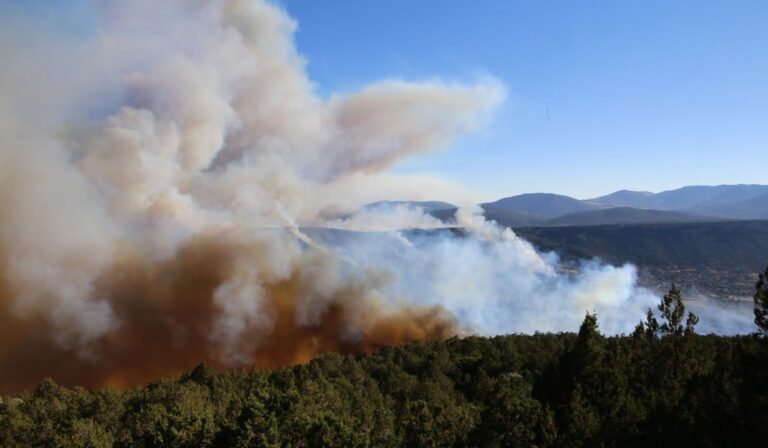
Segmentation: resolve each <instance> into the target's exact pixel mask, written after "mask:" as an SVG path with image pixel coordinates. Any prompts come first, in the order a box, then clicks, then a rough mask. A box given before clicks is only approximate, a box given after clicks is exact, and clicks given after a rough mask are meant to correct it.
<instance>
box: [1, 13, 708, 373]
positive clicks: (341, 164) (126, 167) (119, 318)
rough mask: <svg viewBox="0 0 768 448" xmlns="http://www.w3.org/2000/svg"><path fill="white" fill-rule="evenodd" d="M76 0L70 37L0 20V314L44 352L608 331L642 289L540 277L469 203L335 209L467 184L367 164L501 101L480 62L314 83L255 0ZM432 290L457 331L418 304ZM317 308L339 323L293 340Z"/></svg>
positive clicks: (289, 23) (315, 317)
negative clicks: (454, 69)
mask: <svg viewBox="0 0 768 448" xmlns="http://www.w3.org/2000/svg"><path fill="white" fill-rule="evenodd" d="M95 8H96V10H97V26H94V27H93V29H91V30H88V32H85V33H83V34H82V35H76V36H60V35H57V34H56V33H52V32H48V31H46V30H45V29H43V28H42V27H41V25H40V24H39V23H37V22H35V21H34V20H33V19H31V18H29V17H22V16H16V15H13V14H9V15H7V16H5V17H3V18H0V28H1V29H2V30H0V37H1V39H0V62H2V66H3V71H2V73H0V268H2V271H3V279H2V282H0V306H2V311H3V313H0V314H1V315H0V318H2V319H3V320H5V321H7V322H10V323H9V324H8V325H11V324H13V328H21V329H22V330H19V331H22V332H24V331H27V330H26V328H39V326H43V327H44V328H45V329H44V330H41V333H44V334H45V335H46V338H48V339H50V341H52V343H53V344H54V346H51V347H47V348H46V350H49V351H50V353H53V352H54V351H56V350H59V351H61V353H75V354H76V356H77V357H79V358H80V359H84V360H88V361H89V362H92V363H99V362H101V363H104V364H105V365H110V366H112V367H111V368H112V369H113V370H119V369H120V363H121V362H122V363H124V364H127V363H128V361H126V359H127V358H129V356H128V355H125V356H123V355H122V353H129V352H130V353H133V352H131V351H130V349H128V348H126V345H125V344H128V343H126V342H124V341H123V342H120V343H116V342H115V341H116V340H118V339H119V338H131V337H134V338H139V336H137V334H139V332H141V331H144V332H147V331H148V330H147V326H148V325H153V326H152V327H151V329H152V331H156V332H157V334H159V335H161V336H158V338H163V337H167V338H168V341H166V342H163V341H159V340H158V341H156V343H157V344H158V346H159V347H167V348H169V350H171V349H173V350H181V349H182V348H183V347H187V350H189V351H191V354H190V355H189V356H185V357H183V358H179V359H177V360H176V361H177V362H178V365H169V366H165V368H164V370H160V371H159V372H167V371H169V370H173V369H177V370H178V369H182V368H186V367H188V366H187V365H186V364H188V363H189V360H190V359H194V358H195V356H197V355H199V356H197V358H201V357H202V358H206V357H207V358H211V359H214V360H218V361H220V362H222V363H223V364H226V365H241V364H247V363H253V362H257V363H258V362H260V361H262V362H263V363H264V365H272V364H274V363H281V362H283V363H284V362H292V361H298V360H303V359H305V358H306V357H307V356H309V355H312V354H315V353H318V352H322V351H323V350H328V349H340V350H341V349H345V347H348V346H347V345H346V344H348V343H351V342H355V341H357V342H359V341H360V340H361V338H365V337H369V336H370V337H371V338H373V340H375V341H380V342H381V343H384V342H397V341H402V340H407V339H408V338H430V337H444V336H446V335H448V334H449V333H451V332H459V333H461V332H466V331H471V332H478V333H483V334H495V333H502V332H510V331H521V332H532V331H558V330H573V329H575V328H576V327H577V325H578V322H580V320H581V318H582V317H583V314H584V312H585V311H586V310H596V311H598V313H599V314H600V319H601V325H602V328H603V329H605V330H607V331H608V332H622V331H627V330H628V329H631V325H634V323H636V322H637V321H638V320H639V319H640V318H641V317H642V315H643V311H644V310H645V308H647V307H648V306H651V305H652V304H653V303H655V302H656V301H657V298H656V297H654V296H653V295H652V294H650V293H649V292H648V291H645V290H642V289H640V288H637V287H636V286H635V277H636V274H635V270H634V268H632V267H631V266H623V267H619V268H615V267H610V266H602V265H599V264H596V263H588V264H585V265H584V266H582V269H581V272H580V273H579V274H577V275H575V276H568V275H563V274H561V273H558V270H557V265H558V263H557V259H556V257H555V256H554V255H552V254H540V253H538V252H536V250H535V249H534V248H533V247H532V246H531V245H530V244H528V243H527V242H525V241H523V240H521V239H520V238H518V237H517V236H515V235H514V233H513V232H512V231H510V230H508V229H501V228H499V227H497V226H495V225H494V224H493V223H489V222H487V221H485V220H484V219H483V218H482V217H481V216H479V215H478V214H477V213H475V212H474V211H472V210H471V209H465V210H462V212H461V213H460V214H459V217H458V225H460V226H462V227H465V228H466V229H467V234H466V235H464V236H462V237H460V238H458V237H455V236H453V235H451V234H449V233H442V234H436V235H424V236H420V237H414V238H410V239H409V238H405V237H403V235H401V234H400V233H399V232H398V231H397V230H398V229H402V228H437V227H444V226H445V224H443V223H440V222H436V220H435V219H434V218H431V217H429V216H426V215H424V214H423V213H421V212H419V211H416V210H398V211H397V212H393V213H389V214H386V216H373V217H372V216H367V217H366V216H362V215H354V216H352V217H349V218H346V219H339V218H335V216H338V215H339V213H340V212H343V211H349V210H352V209H353V208H354V207H356V206H359V205H360V204H362V203H365V202H369V201H373V200H377V199H382V198H391V197H402V196H409V197H413V198H416V197H419V196H422V197H424V198H428V197H435V196H439V197H445V196H446V195H452V196H453V197H457V196H461V197H464V198H467V197H469V196H470V195H468V194H466V193H465V192H462V191H461V189H460V188H458V187H456V186H452V185H450V184H448V183H446V182H445V181H443V180H440V179H437V178H433V177H429V176H418V175H411V176H398V175H394V174H392V173H390V172H388V171H387V169H388V168H389V167H390V166H392V164H394V163H396V162H398V161H400V160H402V159H404V158H407V157H409V156H412V155H415V154H419V153H422V152H425V151H430V150H434V149H436V148H441V147H445V146H446V145H448V144H449V143H450V142H451V141H452V140H453V139H454V138H455V137H456V136H458V135H460V134H462V133H464V132H467V131H471V130H472V129H475V128H476V127H477V126H479V125H482V123H483V122H484V121H485V120H487V117H488V116H489V114H490V113H491V111H492V110H493V108H494V107H495V106H496V105H498V104H499V103H500V102H502V101H503V100H504V96H505V92H504V88H503V86H502V85H501V83H499V82H498V81H497V80H495V79H493V78H490V77H486V78H482V79H479V80H478V81H477V82H476V83H474V84H455V83H449V82H444V81H439V80H429V81H425V82H407V81H403V80H385V81H382V82H377V83H374V84H371V85H368V86H366V87H363V88H361V89H360V90H358V91H355V92H349V93H344V94H338V95H332V96H330V97H329V98H322V97H320V96H319V95H318V94H317V93H316V92H315V89H314V86H313V84H312V82H311V81H310V80H309V79H308V77H307V74H306V70H305V66H306V61H305V60H304V59H303V58H302V57H301V55H300V54H298V52H297V50H296V48H295V45H294V42H293V33H294V32H295V30H296V23H295V22H294V21H293V20H292V19H291V18H290V17H288V16H287V14H286V13H285V11H283V10H282V9H280V8H279V7H277V6H275V5H273V4H271V3H269V2H267V1H263V0H250V1H248V0H208V1H204V0H192V1H190V0H175V1H167V2H160V3H158V2H150V1H148V0H135V1H131V2H103V3H101V2H99V3H97V4H96V6H95ZM329 217H331V218H329ZM313 226H315V227H322V226H325V227H339V228H346V229H349V230H355V231H357V232H370V231H371V230H377V231H379V233H376V234H373V233H369V234H367V236H368V237H366V238H359V239H357V240H356V244H349V243H348V241H347V242H344V241H340V240H338V239H336V240H334V239H323V238H318V237H317V235H314V234H312V232H309V233H308V234H305V233H304V232H302V231H301V230H300V229H302V228H306V227H313ZM326 236H327V235H326ZM200 254H208V255H209V256H210V257H211V258H210V260H209V261H208V260H206V259H205V257H202V256H201V255H200ZM201 257H202V258H201ZM192 273H195V274H194V275H192ZM182 279H187V280H189V283H188V284H186V283H185V284H182V283H183V282H182ZM201 291H202V292H201ZM201 294H202V295H201ZM198 295H201V296H200V297H198ZM193 300H194V301H199V303H198V302H194V303H196V304H197V305H194V306H192V305H189V306H186V305H185V303H186V302H185V301H193ZM435 307H437V308H439V309H445V310H448V311H449V312H450V314H451V315H452V316H453V318H455V319H456V320H457V321H458V323H457V325H455V326H454V324H452V323H450V320H451V318H446V317H445V315H444V314H442V313H441V312H432V311H429V312H426V311H423V310H435V309H436V308H435ZM339 309H341V310H343V312H342V311H339ZM137 310H143V311H142V313H144V314H141V313H138V311H137ZM413 310H422V311H414V312H413V313H412V311H413ZM164 313H165V314H164ZM286 313H287V314H286ZM398 313H401V314H398ZM402 313H404V314H402ZM371 315H376V316H384V317H381V318H376V319H374V318H372V317H370V316H371ZM286 316H288V317H286ZM393 316H396V317H397V319H401V320H402V322H405V323H406V324H404V325H403V326H402V327H398V326H397V325H395V324H394V323H393V322H395V320H396V319H395V317H393ZM425 316H426V317H425ZM377 319H378V320H377ZM147 322H151V323H147ZM704 322H705V319H702V323H704ZM19 323H21V324H19ZM320 323H322V325H329V326H337V327H339V328H341V330H339V331H338V332H337V333H338V335H337V336H338V338H341V339H342V341H338V340H334V341H332V342H328V341H330V339H329V340H327V341H326V342H324V343H319V342H317V341H318V340H319V339H318V337H319V336H318V335H317V333H311V332H309V330H308V329H314V328H316V326H318V325H320ZM19 325H20V326H19ZM289 327H290V328H291V329H293V330H292V331H293V332H292V333H291V336H290V337H295V338H296V341H298V342H297V343H296V344H297V345H296V346H297V347H299V346H301V344H305V345H304V346H302V347H305V346H306V344H310V345H311V344H315V343H316V344H318V347H317V348H316V349H311V350H310V349H306V350H304V349H301V350H304V351H301V350H299V349H298V348H297V350H298V351H297V352H296V353H295V356H293V357H287V358H285V359H283V358H280V357H279V356H276V354H275V353H267V352H266V351H265V350H266V349H265V346H267V345H269V344H272V343H274V342H270V341H272V339H270V338H276V337H278V336H280V337H283V338H284V340H287V339H290V338H289V337H288V336H285V335H284V334H283V333H282V332H283V331H284V330H285V329H286V328H289ZM9 328H10V327H9ZM423 328H427V329H428V330H425V331H424V332H422V330H421V329H423ZM385 329H386V330H385ZM285 331H287V330H285ZM313 331H314V330H313ZM337 333H333V334H337ZM385 333H386V334H387V335H389V336H386V337H385V336H382V335H384V334H385ZM24 334H26V333H24ZM30 334H31V333H30ZM323 334H324V333H323ZM192 335H197V336H194V337H193V336H192ZM391 335H396V336H391ZM24 337H27V336H24ZM24 337H22V336H18V337H17V338H16V339H19V338H21V340H23V339H24ZM28 337H32V336H28ZM302 338H304V339H302ZM139 339H140V338H139ZM137 340H138V339H137ZM8 341H9V342H7V344H12V343H13V341H14V339H8ZM302 341H303V342H302ZM311 341H314V342H311ZM350 341H351V342H350ZM357 342H356V343H357ZM323 344H325V345H323ZM369 345H370V344H369ZM356 347H358V346H356ZM365 347H368V345H365ZM18 350H20V349H14V348H13V347H12V346H10V345H6V346H4V347H3V349H2V350H0V355H2V356H4V357H5V358H4V359H5V360H6V362H11V361H9V360H19V359H24V358H23V356H22V355H21V354H19V353H18ZM41 350H42V349H41ZM195 350H197V351H195ZM42 351H45V350H42ZM137 351H138V349H137ZM46 353H48V352H46ZM50 356H53V355H50ZM131 356H132V358H131V359H132V361H131V362H136V361H135V358H136V357H137V356H140V355H137V354H136V353H133V354H132V355H131ZM110 357H111V358H110ZM266 359H270V360H274V362H272V361H269V362H268V361H265V360H266ZM153 362H158V361H157V358H156V357H155V358H147V359H144V360H143V361H142V363H138V362H137V364H136V365H138V366H148V365H152V363H153ZM38 373H40V372H37V371H35V372H34V374H38ZM152 373H156V372H155V371H153V372H152ZM125 377H126V378H133V380H134V381H135V378H138V377H136V376H130V375H129V374H128V373H126V374H125ZM71 378H75V379H77V378H78V377H77V374H76V373H73V374H72V377H71ZM73 381H74V380H73ZM98 381H102V382H103V381H105V380H104V378H100V379H99V380H98ZM115 381H117V380H115ZM125 381H128V382H130V381H131V380H130V379H126V380H125ZM118 383H119V381H118V382H117V383H114V384H118ZM97 384H102V383H99V382H97ZM110 384H112V383H110Z"/></svg>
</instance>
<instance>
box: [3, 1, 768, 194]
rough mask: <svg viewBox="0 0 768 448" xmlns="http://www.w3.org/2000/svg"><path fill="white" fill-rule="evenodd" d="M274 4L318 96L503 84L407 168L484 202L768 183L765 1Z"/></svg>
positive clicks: (73, 13)
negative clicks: (464, 128)
mask: <svg viewBox="0 0 768 448" xmlns="http://www.w3.org/2000/svg"><path fill="white" fill-rule="evenodd" d="M87 3H88V2H87V0H36V1H35V2H29V3H27V2H21V1H19V0H0V12H2V7H12V8H13V7H14V5H15V6H19V5H22V4H23V5H25V8H28V9H30V10H32V11H36V12H37V13H41V12H43V13H45V14H47V15H48V16H49V17H50V19H49V20H50V21H51V23H54V22H55V26H59V27H62V28H65V29H70V30H72V31H74V32H78V30H80V29H81V28H84V29H87V28H88V26H89V21H88V18H87V17H88V8H87V7H85V6H84V5H87ZM279 3H280V4H282V5H283V6H284V7H285V8H286V9H287V10H288V12H289V14H290V15H291V16H293V17H294V18H295V19H296V20H297V21H298V23H299V30H298V34H297V36H296V41H297V46H298V49H299V52H301V53H302V54H303V55H304V56H305V57H306V59H307V60H308V62H309V65H308V70H309V75H310V77H311V78H312V79H313V80H314V82H316V84H317V90H318V92H319V93H320V94H321V95H326V96H327V95H330V94H332V93H334V92H345V91H350V90H354V89H355V88H357V87H361V86H363V85H365V84H368V83H370V82H371V81H375V80H380V79H389V78H402V79H406V80H413V81H418V80H425V79H433V78H439V79H444V80H447V81H459V82H473V81H476V80H478V79H479V78H481V77H484V76H493V77H495V78H497V79H498V80H499V81H500V82H501V83H503V85H504V86H505V87H506V89H507V91H508V98H507V101H506V102H505V103H504V104H503V105H502V106H501V107H500V108H499V109H498V110H496V112H495V113H494V115H493V117H492V120H491V122H490V123H488V124H487V125H486V126H484V127H483V128H482V129H480V130H479V131H477V132H475V133H474V134H472V135H469V136H466V137H463V138H461V139H460V140H458V141H457V142H455V144H454V145H452V146H451V147H449V148H444V149H443V150H442V151H439V152H436V153H433V154H430V155H427V156H423V157H420V158H417V159H415V160H409V161H407V162H405V163H403V164H401V165H399V166H397V167H395V170H396V171H398V172H403V173H410V172H429V173H436V174H438V175H440V176H443V177H446V178H448V179H450V180H453V181H455V182H457V183H459V184H461V185H463V186H464V187H466V188H467V189H468V190H470V191H473V192H475V193H477V194H478V195H479V198H480V199H487V200H490V199H495V198H498V197H501V196H508V195H512V194H517V193H524V192H539V191H542V192H555V193H562V194H568V195H571V196H575V197H579V198H588V197H593V196H597V195H601V194H605V193H609V192H611V191H614V190H618V189H624V188H628V189H635V190H649V191H660V190H664V189H671V188H676V187H679V186H683V185H691V184H708V185H714V184H723V183H763V184H765V183H768V1H738V0H719V1H712V0H690V1H688V0H673V1H668V0H666V1H648V0H643V1H635V0H633V1H619V0H611V1H608V0H605V1H577V0H568V1H566V0H562V1H548V0H527V1H516V0H471V1H470V0H322V1H321V0H279ZM33 5H36V6H33ZM64 5H66V6H64ZM148 13H149V12H148ZM86 32H87V31H86Z"/></svg>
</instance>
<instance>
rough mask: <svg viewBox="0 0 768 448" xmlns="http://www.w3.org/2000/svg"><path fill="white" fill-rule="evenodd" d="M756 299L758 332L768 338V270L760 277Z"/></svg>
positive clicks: (756, 286) (756, 288)
mask: <svg viewBox="0 0 768 448" xmlns="http://www.w3.org/2000/svg"><path fill="white" fill-rule="evenodd" d="M754 299H755V325H757V332H758V334H759V335H761V336H768V268H765V272H764V273H763V274H760V276H759V277H758V280H757V285H755V297H754Z"/></svg>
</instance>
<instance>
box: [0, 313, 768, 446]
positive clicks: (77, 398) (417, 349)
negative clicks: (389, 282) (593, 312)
mask: <svg viewBox="0 0 768 448" xmlns="http://www.w3.org/2000/svg"><path fill="white" fill-rule="evenodd" d="M598 320H599V316H598ZM595 326H596V325H595V323H594V322H593V321H590V320H589V319H585V322H584V323H583V324H582V328H581V330H580V332H579V335H578V336H577V335H575V334H573V333H565V334H557V335H555V334H537V335H532V336H523V335H510V336H500V337H494V338H481V337H468V338H464V339H459V338H452V339H449V340H447V341H444V342H418V343H412V344H408V345H405V346H402V347H386V348H381V349H380V350H378V351H376V352H374V353H371V354H368V355H356V356H341V355H337V354H328V355H325V356H322V357H320V358H318V359H315V360H313V361H311V362H310V363H308V364H306V365H299V366H295V367H290V368H285V369H279V370H275V371H264V372H260V371H255V370H253V371H234V372H222V373H217V372H216V371H215V370H213V369H212V368H210V367H208V366H205V365H200V366H198V367H197V368H195V369H194V370H192V371H191V372H190V373H188V374H185V375H182V376H181V377H180V378H178V379H169V380H163V381H160V382H158V383H155V384H150V385H147V386H146V387H137V388H132V389H128V390H125V391H118V390H95V391H87V390H85V389H82V388H75V389H67V388H64V387H61V386H58V385H57V384H55V383H54V382H53V381H51V380H45V381H43V382H42V383H41V384H40V386H39V387H38V388H37V390H35V391H34V392H33V393H24V394H21V395H18V396H6V397H4V398H2V399H0V446H3V447H8V448H12V447H27V446H92V447H107V446H115V447H132V446H147V447H148V446H156V447H163V446H168V447H197V446H213V447H235V446H238V447H240V446H242V447H245V446H249V447H250V446H253V447H272V446H296V447H367V446H379V447H394V446H404V447H443V446H446V447H518V446H519V447H530V446H538V447H561V446H615V447H620V446H621V447H633V446H637V447H649V446H731V447H741V446H744V447H747V446H750V447H755V446H766V445H768V412H766V404H765V403H768V374H767V373H766V372H768V368H767V367H768V347H766V346H765V344H761V342H760V341H759V340H757V339H755V338H753V337H749V336H744V337H719V336H696V335H688V336H685V337H672V336H667V337H663V338H658V337H656V336H654V335H648V334H645V333H643V332H638V333H637V334H636V335H635V336H632V337H614V338H604V337H602V336H601V335H600V334H599V333H597V331H596V328H595ZM649 366H652V368H649ZM587 423H588V424H587Z"/></svg>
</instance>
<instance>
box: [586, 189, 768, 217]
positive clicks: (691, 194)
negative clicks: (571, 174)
mask: <svg viewBox="0 0 768 448" xmlns="http://www.w3.org/2000/svg"><path fill="white" fill-rule="evenodd" d="M760 198H763V199H760ZM765 198H768V185H745V184H741V185H717V186H705V185H695V186H688V187H682V188H678V189H675V190H668V191H662V192H661V193H649V192H643V191H629V190H621V191H617V192H615V193H611V194H609V195H606V196H600V197H598V198H594V199H589V200H587V201H585V202H588V203H592V204H597V205H599V206H603V207H637V208H652V209H658V210H677V211H685V212H693V213H696V214H705V215H710V216H718V217H723V218H733V219H749V218H768V207H767V206H766V205H765V204H766V202H765Z"/></svg>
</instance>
